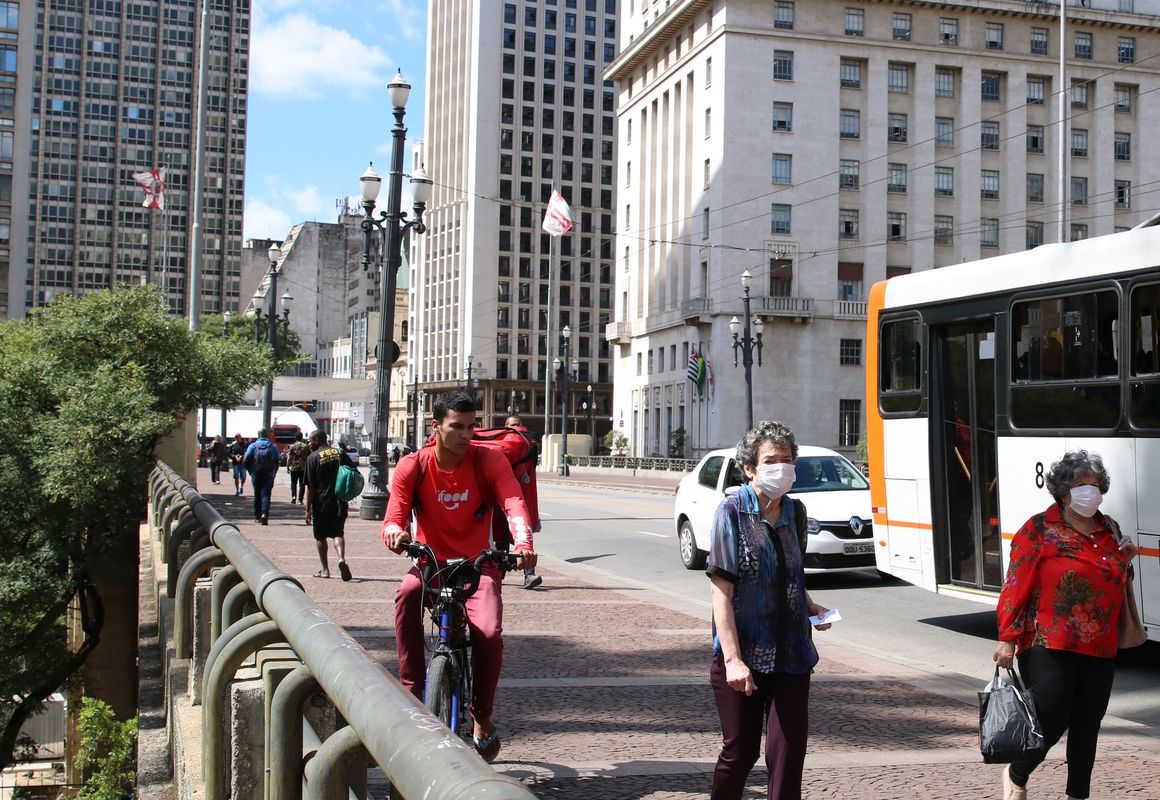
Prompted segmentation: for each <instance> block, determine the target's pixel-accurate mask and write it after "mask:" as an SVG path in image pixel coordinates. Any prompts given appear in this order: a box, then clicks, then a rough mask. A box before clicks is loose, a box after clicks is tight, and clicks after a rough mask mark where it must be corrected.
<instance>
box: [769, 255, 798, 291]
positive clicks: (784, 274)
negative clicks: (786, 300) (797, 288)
mask: <svg viewBox="0 0 1160 800" xmlns="http://www.w3.org/2000/svg"><path fill="white" fill-rule="evenodd" d="M769 296H770V297H792V296H793V261H791V260H790V259H788V258H771V259H770V260H769Z"/></svg>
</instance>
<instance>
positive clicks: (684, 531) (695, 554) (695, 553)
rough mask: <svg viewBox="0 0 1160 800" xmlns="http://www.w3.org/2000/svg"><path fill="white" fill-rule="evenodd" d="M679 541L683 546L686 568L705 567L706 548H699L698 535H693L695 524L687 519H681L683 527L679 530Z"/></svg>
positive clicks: (683, 558) (682, 554) (682, 555)
mask: <svg viewBox="0 0 1160 800" xmlns="http://www.w3.org/2000/svg"><path fill="white" fill-rule="evenodd" d="M677 542H678V543H679V544H680V546H681V563H682V564H684V565H685V569H704V568H705V557H706V556H707V555H708V553H706V552H705V551H704V550H698V549H697V537H695V536H694V535H693V525H692V523H691V522H689V521H688V520H687V519H683V520H681V527H680V529H679V530H678V532H677Z"/></svg>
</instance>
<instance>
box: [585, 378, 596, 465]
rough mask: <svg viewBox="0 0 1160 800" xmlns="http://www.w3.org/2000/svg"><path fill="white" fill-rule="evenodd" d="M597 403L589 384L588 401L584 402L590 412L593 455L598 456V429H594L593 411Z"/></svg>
mask: <svg viewBox="0 0 1160 800" xmlns="http://www.w3.org/2000/svg"><path fill="white" fill-rule="evenodd" d="M594 408H595V403H594V402H593V397H592V384H591V383H590V384H588V399H587V400H585V401H584V410H585V411H587V412H588V436H589V438H591V439H592V454H593V455H596V429H595V428H593V427H592V410H593V409H594Z"/></svg>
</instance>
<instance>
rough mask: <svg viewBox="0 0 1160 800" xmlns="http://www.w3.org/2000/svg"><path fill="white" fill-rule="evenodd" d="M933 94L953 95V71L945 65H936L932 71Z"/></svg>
mask: <svg viewBox="0 0 1160 800" xmlns="http://www.w3.org/2000/svg"><path fill="white" fill-rule="evenodd" d="M934 96H935V97H954V96H955V71H954V70H953V69H947V68H946V67H938V68H937V69H936V70H935V71H934Z"/></svg>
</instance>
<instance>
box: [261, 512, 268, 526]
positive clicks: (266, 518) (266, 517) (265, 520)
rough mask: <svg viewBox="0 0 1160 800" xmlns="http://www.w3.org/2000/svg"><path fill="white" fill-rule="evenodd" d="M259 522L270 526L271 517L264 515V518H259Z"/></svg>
mask: <svg viewBox="0 0 1160 800" xmlns="http://www.w3.org/2000/svg"><path fill="white" fill-rule="evenodd" d="M258 522H260V523H262V524H263V525H269V524H270V515H269V514H263V515H262V516H260V517H258Z"/></svg>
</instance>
